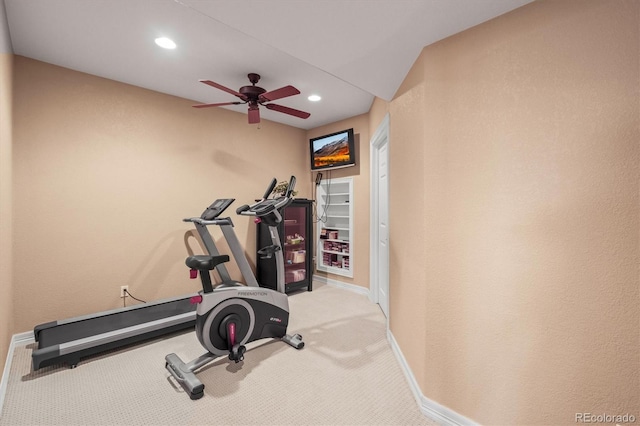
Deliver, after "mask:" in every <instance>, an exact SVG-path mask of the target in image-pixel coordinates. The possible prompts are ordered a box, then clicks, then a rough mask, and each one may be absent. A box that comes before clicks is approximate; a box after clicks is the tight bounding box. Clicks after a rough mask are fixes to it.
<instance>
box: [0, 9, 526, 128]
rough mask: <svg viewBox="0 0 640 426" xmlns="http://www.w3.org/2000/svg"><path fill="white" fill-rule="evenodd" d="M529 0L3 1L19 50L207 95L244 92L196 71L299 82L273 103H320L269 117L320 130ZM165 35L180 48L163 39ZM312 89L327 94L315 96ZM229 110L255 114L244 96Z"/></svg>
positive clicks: (189, 95) (223, 97)
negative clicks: (444, 43)
mask: <svg viewBox="0 0 640 426" xmlns="http://www.w3.org/2000/svg"><path fill="white" fill-rule="evenodd" d="M0 1H1V0H0ZM530 1H531V0H314V1H312V0H268V1H267V0H243V1H238V0H5V7H6V18H7V23H8V28H9V36H10V41H11V46H12V48H13V52H14V53H15V54H17V55H22V56H26V57H29V58H33V59H37V60H40V61H44V62H49V63H52V64H55V65H60V66H63V67H67V68H71V69H74V70H78V71H82V72H86V73H89V74H93V75H97V76H101V77H105V78H109V79H112V80H116V81H121V82H124V83H128V84H132V85H135V86H140V87H144V88H147V89H151V90H155V91H158V92H162V93H167V94H170V95H174V96H179V97H182V98H186V99H190V100H194V101H197V102H204V103H214V102H232V101H236V100H237V99H236V98H235V97H234V96H232V95H230V94H228V93H226V92H223V91H221V90H217V89H215V88H212V87H209V86H206V85H204V84H202V83H199V82H198V80H199V79H208V80H213V81H215V82H217V83H219V84H221V85H223V86H226V87H229V88H231V89H233V90H238V89H239V88H240V87H241V86H245V85H248V84H249V81H248V79H247V77H246V75H247V74H248V73H250V72H255V73H258V74H260V75H261V76H262V79H261V80H260V83H259V84H258V85H259V86H261V87H264V88H265V89H267V90H274V89H276V88H279V87H282V86H285V85H288V84H291V85H293V86H295V87H296V88H298V89H299V90H300V92H301V94H300V95H296V96H292V97H288V98H283V99H280V100H277V101H276V102H275V103H277V104H280V105H284V106H288V107H291V108H296V109H300V110H303V111H308V112H310V113H311V117H310V118H308V119H306V120H303V119H300V118H296V117H291V116H289V115H286V114H281V113H278V112H275V111H269V110H267V109H266V108H261V111H260V112H261V116H262V118H263V119H267V120H273V121H277V122H281V123H284V124H288V125H291V126H294V127H298V128H302V129H311V128H314V127H318V126H321V125H324V124H328V123H332V122H335V121H338V120H342V119H344V118H348V117H353V116H355V115H359V114H363V113H366V112H367V111H368V110H369V108H370V106H371V102H372V101H373V97H374V96H378V97H380V98H382V99H385V100H391V99H392V98H393V95H394V94H395V92H396V90H397V89H398V87H399V85H400V83H401V82H402V81H403V79H404V78H405V76H406V74H407V72H408V71H409V69H410V68H411V66H412V65H413V63H414V62H415V60H416V58H417V57H418V55H419V54H420V51H421V50H422V48H423V47H424V46H427V45H429V44H431V43H434V42H436V41H438V40H441V39H443V38H445V37H448V36H450V35H452V34H455V33H457V32H460V31H462V30H464V29H467V28H469V27H472V26H474V25H477V24H479V23H481V22H484V21H487V20H489V19H491V18H493V17H495V16H498V15H501V14H503V13H505V12H508V11H510V10H512V9H515V8H517V7H520V6H522V5H524V4H526V3H529V2H530ZM0 19H2V13H1V11H0ZM0 25H1V26H3V25H2V23H0ZM0 33H1V32H0ZM0 35H1V34H0ZM159 36H166V37H169V38H171V39H173V40H174V41H175V42H176V43H177V45H178V47H177V48H176V49H175V50H164V49H161V48H159V47H157V46H156V45H155V44H154V42H153V40H154V39H155V38H156V37H159ZM5 38H6V37H5ZM0 39H2V37H0ZM0 41H2V40H0ZM311 94H318V95H320V96H322V101H320V102H315V103H313V102H310V101H308V100H307V96H309V95H311ZM228 108H229V109H232V110H234V111H238V112H242V113H246V105H239V106H232V107H228ZM194 111H195V112H194V113H198V114H208V113H210V112H209V111H210V110H208V109H199V110H194Z"/></svg>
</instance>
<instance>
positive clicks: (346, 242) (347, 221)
mask: <svg viewBox="0 0 640 426" xmlns="http://www.w3.org/2000/svg"><path fill="white" fill-rule="evenodd" d="M317 194H318V196H317V200H318V201H317V202H318V206H317V210H318V216H319V217H326V218H327V219H326V222H325V223H322V222H319V223H317V225H316V228H317V232H316V244H317V246H316V247H317V250H318V251H317V253H318V256H317V257H316V266H317V270H318V271H323V272H328V273H329V274H335V275H343V276H347V277H353V262H352V260H353V251H354V245H353V235H354V232H353V227H354V216H353V208H354V207H353V204H354V202H353V201H354V200H353V178H350V177H347V178H337V179H330V180H322V181H321V182H320V185H319V186H318V192H317ZM332 225H336V226H332ZM331 231H334V232H332V236H333V238H320V236H321V235H323V234H324V236H327V237H328V236H329V233H330V232H331ZM340 245H342V247H341V246H340ZM325 247H328V248H332V249H334V250H325ZM345 248H348V250H349V251H348V252H345V251H342V249H345ZM336 249H337V250H336ZM332 263H333V264H334V265H335V264H340V266H341V267H336V266H331V264H332Z"/></svg>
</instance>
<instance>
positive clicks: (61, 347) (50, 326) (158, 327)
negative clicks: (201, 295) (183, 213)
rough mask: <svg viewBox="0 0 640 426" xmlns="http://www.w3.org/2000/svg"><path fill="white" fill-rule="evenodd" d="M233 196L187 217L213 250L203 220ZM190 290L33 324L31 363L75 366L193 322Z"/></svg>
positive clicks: (223, 273)
mask: <svg viewBox="0 0 640 426" xmlns="http://www.w3.org/2000/svg"><path fill="white" fill-rule="evenodd" d="M233 201H235V200H234V199H233V198H228V199H220V200H216V201H215V202H214V203H213V204H211V205H210V206H209V207H207V209H206V210H205V211H204V212H203V213H202V215H201V216H200V217H199V218H189V219H184V221H185V222H192V223H195V224H196V229H197V230H198V233H199V234H200V237H201V238H202V242H203V243H204V245H205V248H206V249H207V251H208V252H209V254H210V255H211V256H219V255H220V253H219V252H218V249H217V247H216V245H215V243H214V241H213V239H212V238H211V234H209V233H208V232H206V233H205V232H203V231H204V230H206V227H204V230H203V229H201V226H199V225H198V223H197V222H199V221H208V220H213V219H215V218H217V217H218V216H219V215H220V214H221V213H222V212H223V211H224V210H225V209H226V208H227V207H229V205H231V203H233ZM216 270H217V271H218V274H219V275H220V278H221V279H222V281H223V282H227V281H232V280H231V277H230V276H229V272H228V271H227V269H226V267H225V266H224V264H220V265H218V266H216ZM197 295H198V293H193V294H190V295H188V296H182V297H175V298H169V299H162V300H158V301H155V302H149V303H143V304H139V305H134V306H130V307H126V308H118V309H112V310H108V311H104V312H99V313H96V314H90V315H83V316H78V317H74V318H69V319H65V320H61V321H51V322H48V323H44V324H39V325H37V326H35V327H34V329H33V335H34V338H35V340H36V342H38V348H37V349H35V350H34V351H33V352H32V354H31V358H32V362H33V369H34V370H38V369H40V368H42V367H46V366H49V365H53V364H59V363H67V364H68V365H69V366H70V367H71V368H75V367H76V366H77V365H78V363H79V362H80V359H81V358H83V357H87V356H89V355H94V354H97V353H100V352H104V351H107V350H111V349H116V348H119V347H123V346H126V345H130V344H132V343H137V342H141V341H143V340H148V339H152V338H155V337H158V336H161V335H164V334H169V333H173V332H175V331H179V330H183V329H186V328H192V329H194V328H195V322H196V306H197V305H196V304H193V303H191V298H192V297H194V296H197Z"/></svg>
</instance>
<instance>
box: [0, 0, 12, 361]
mask: <svg viewBox="0 0 640 426" xmlns="http://www.w3.org/2000/svg"><path fill="white" fill-rule="evenodd" d="M0 7H3V5H1V4H0ZM12 74H13V54H10V53H2V54H0V366H4V363H5V360H6V357H7V351H8V349H9V343H10V340H11V335H12V334H13V333H12V332H13V312H14V311H13V304H12V303H11V302H12V299H13V286H12V268H11V262H12V260H11V259H12V255H11V244H12V236H11V233H12V232H11V231H12V227H11V216H12V214H11V193H12V190H11V181H12V179H11V170H12V166H11V147H12V139H11V108H12V106H11V100H12V95H11V91H12V90H11V89H12V85H11V78H12Z"/></svg>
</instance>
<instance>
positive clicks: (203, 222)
mask: <svg viewBox="0 0 640 426" xmlns="http://www.w3.org/2000/svg"><path fill="white" fill-rule="evenodd" d="M182 221H183V222H192V223H197V224H198V225H204V226H208V225H219V226H222V225H232V226H233V222H231V218H230V217H223V218H220V219H213V220H205V219H202V218H199V217H188V218H185V219H182Z"/></svg>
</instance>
